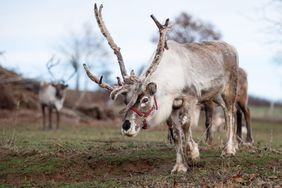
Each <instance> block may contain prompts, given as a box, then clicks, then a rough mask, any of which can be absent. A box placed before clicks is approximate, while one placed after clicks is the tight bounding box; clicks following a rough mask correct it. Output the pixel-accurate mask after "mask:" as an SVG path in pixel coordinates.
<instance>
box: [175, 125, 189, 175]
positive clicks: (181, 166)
mask: <svg viewBox="0 0 282 188" xmlns="http://www.w3.org/2000/svg"><path fill="white" fill-rule="evenodd" d="M174 131H175V133H176V137H175V149H176V163H175V165H174V167H173V169H172V171H171V172H172V173H173V172H186V171H187V166H186V160H185V155H184V152H183V140H184V132H183V129H182V125H181V124H180V123H177V124H175V125H174Z"/></svg>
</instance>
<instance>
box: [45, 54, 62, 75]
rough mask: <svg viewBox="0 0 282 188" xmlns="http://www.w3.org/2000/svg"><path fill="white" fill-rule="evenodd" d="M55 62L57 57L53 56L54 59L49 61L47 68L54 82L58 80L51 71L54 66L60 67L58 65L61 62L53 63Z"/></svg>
mask: <svg viewBox="0 0 282 188" xmlns="http://www.w3.org/2000/svg"><path fill="white" fill-rule="evenodd" d="M54 60H55V57H54V56H52V57H51V58H50V59H49V60H48V61H47V63H46V67H47V69H48V72H49V74H50V75H51V76H52V78H53V79H54V80H56V78H55V76H54V74H53V73H52V71H51V69H52V68H53V67H54V66H56V65H58V64H59V63H60V60H57V62H56V63H54V62H53V61H54Z"/></svg>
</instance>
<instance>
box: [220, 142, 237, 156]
mask: <svg viewBox="0 0 282 188" xmlns="http://www.w3.org/2000/svg"><path fill="white" fill-rule="evenodd" d="M235 153H236V148H235V146H234V145H233V144H227V146H226V147H225V148H224V150H223V151H222V154H221V156H226V157H229V156H234V155H235Z"/></svg>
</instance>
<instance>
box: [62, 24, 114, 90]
mask: <svg viewBox="0 0 282 188" xmlns="http://www.w3.org/2000/svg"><path fill="white" fill-rule="evenodd" d="M103 41H104V39H103V38H101V37H98V36H97V34H96V33H94V32H93V30H92V28H91V26H90V25H89V24H85V25H84V27H83V30H82V32H81V33H77V34H74V33H72V34H71V35H70V36H69V37H68V38H67V39H66V40H65V42H64V43H63V44H61V45H60V47H59V50H60V52H61V53H62V55H63V56H64V60H65V61H66V62H67V65H70V66H71V67H72V68H73V70H74V71H75V74H76V90H79V88H80V70H81V66H82V64H83V63H87V64H90V65H91V63H92V62H93V61H94V59H99V60H102V64H103V65H104V66H103V67H101V68H100V69H101V70H102V72H103V73H105V72H106V73H107V75H109V74H111V72H109V71H108V70H106V69H107V66H105V63H103V62H104V61H106V60H107V59H106V58H107V56H108V54H107V51H106V50H105V48H104V43H103ZM99 64H100V63H99Z"/></svg>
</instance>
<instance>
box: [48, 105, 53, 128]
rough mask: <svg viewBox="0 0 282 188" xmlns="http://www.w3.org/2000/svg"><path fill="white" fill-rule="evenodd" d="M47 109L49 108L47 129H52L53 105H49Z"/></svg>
mask: <svg viewBox="0 0 282 188" xmlns="http://www.w3.org/2000/svg"><path fill="white" fill-rule="evenodd" d="M48 110H49V114H48V115H49V124H48V129H49V130H51V129H52V112H53V107H52V106H51V105H49V106H48Z"/></svg>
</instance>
